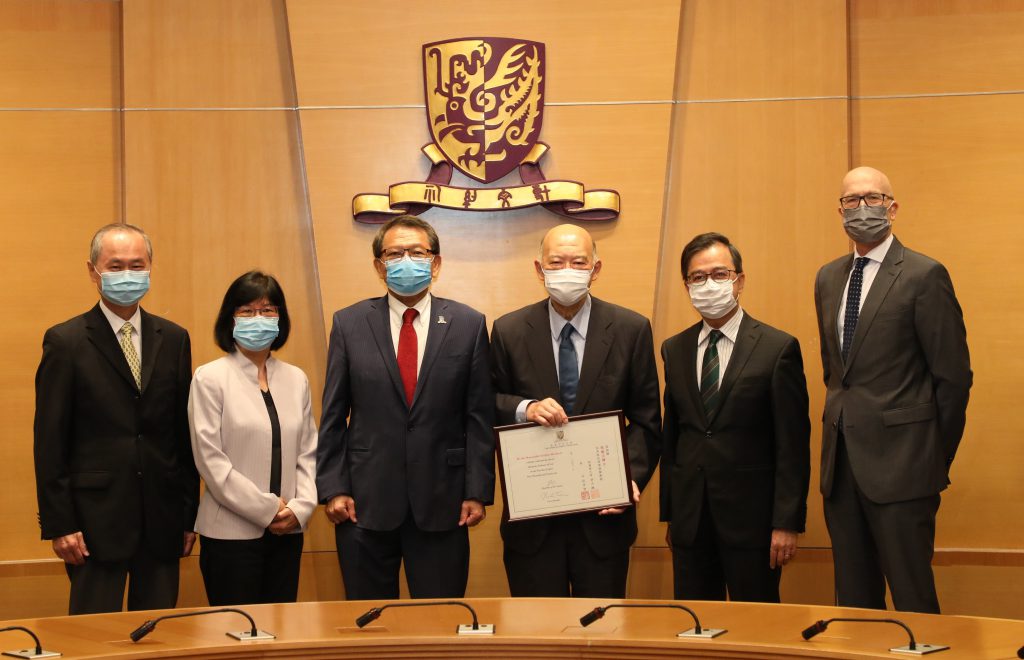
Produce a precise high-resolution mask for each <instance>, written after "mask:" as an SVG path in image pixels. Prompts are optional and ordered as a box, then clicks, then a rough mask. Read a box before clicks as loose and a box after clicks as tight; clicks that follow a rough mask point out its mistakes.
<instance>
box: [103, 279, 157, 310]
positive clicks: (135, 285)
mask: <svg viewBox="0 0 1024 660" xmlns="http://www.w3.org/2000/svg"><path fill="white" fill-rule="evenodd" d="M96 272H99V271H96ZM147 291H149V271H148V270H112V271H110V272H107V273H100V292H101V293H102V294H103V297H104V298H106V299H107V300H109V301H110V302H112V303H114V304H115V305H121V306H122V307H128V306H130V305H134V304H135V303H137V302H139V301H140V300H142V296H144V295H146V292H147Z"/></svg>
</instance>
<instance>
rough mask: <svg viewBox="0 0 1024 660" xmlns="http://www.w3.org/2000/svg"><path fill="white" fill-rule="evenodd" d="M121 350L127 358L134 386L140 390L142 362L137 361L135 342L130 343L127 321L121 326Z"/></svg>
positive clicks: (130, 337) (130, 328)
mask: <svg viewBox="0 0 1024 660" xmlns="http://www.w3.org/2000/svg"><path fill="white" fill-rule="evenodd" d="M121 350H122V351H124V357H125V359H126V360H128V368H129V369H131V370H132V376H133V377H134V378H135V386H136V387H138V388H139V391H142V364H141V363H140V362H139V354H138V353H136V352H135V344H133V343H132V324H131V323H129V322H128V321H125V322H124V325H122V326H121Z"/></svg>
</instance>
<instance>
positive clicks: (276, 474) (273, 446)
mask: <svg viewBox="0 0 1024 660" xmlns="http://www.w3.org/2000/svg"><path fill="white" fill-rule="evenodd" d="M260 392H263V390H260ZM263 403H265V404H266V405H267V414H269V415H270V492H271V493H273V494H274V495H277V496H278V497H280V496H281V419H280V417H278V415H277V406H275V405H274V397H272V396H271V395H270V392H269V391H267V392H263Z"/></svg>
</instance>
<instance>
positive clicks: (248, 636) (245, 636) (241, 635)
mask: <svg viewBox="0 0 1024 660" xmlns="http://www.w3.org/2000/svg"><path fill="white" fill-rule="evenodd" d="M227 635H228V637H234V638H235V639H237V640H238V641H240V642H248V641H251V640H257V641H258V640H261V639H277V637H275V636H274V635H272V634H271V633H268V632H266V631H263V630H257V631H256V634H255V635H253V634H252V631H251V630H243V631H242V632H229V633H228V634H227Z"/></svg>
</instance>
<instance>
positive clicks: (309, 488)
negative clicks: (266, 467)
mask: <svg viewBox="0 0 1024 660" xmlns="http://www.w3.org/2000/svg"><path fill="white" fill-rule="evenodd" d="M302 419H303V423H302V433H301V436H300V437H299V445H298V451H297V452H296V453H297V454H298V460H297V461H296V465H295V497H293V498H292V499H291V500H289V502H288V508H289V509H291V510H292V513H294V514H295V517H296V518H298V520H299V525H300V526H301V527H302V529H306V525H308V524H309V519H310V517H311V516H312V515H313V511H315V510H316V502H317V499H316V442H317V431H316V423H315V422H314V421H313V405H312V401H311V399H310V394H309V380H308V379H307V378H306V377H305V374H303V377H302Z"/></svg>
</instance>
